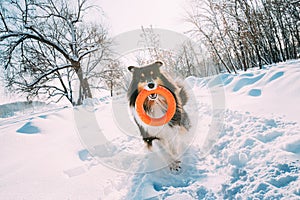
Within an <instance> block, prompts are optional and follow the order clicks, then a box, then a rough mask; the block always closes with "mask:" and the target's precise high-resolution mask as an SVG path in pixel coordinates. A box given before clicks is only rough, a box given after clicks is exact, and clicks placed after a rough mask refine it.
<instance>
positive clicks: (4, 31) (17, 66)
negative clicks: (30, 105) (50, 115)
mask: <svg viewBox="0 0 300 200" xmlns="http://www.w3.org/2000/svg"><path fill="white" fill-rule="evenodd" d="M72 3H74V4H73V5H72V6H71V4H72ZM91 8H92V6H90V5H88V3H87V0H77V1H75V0H74V2H73V1H72V2H71V1H67V0H40V1H35V0H3V1H1V3H0V20H1V21H0V51H1V52H2V53H1V55H0V64H1V66H2V67H3V68H4V69H5V75H6V80H7V86H9V87H11V88H13V89H14V90H16V91H19V92H24V93H26V94H27V95H28V97H34V96H42V97H47V98H49V99H51V100H53V101H59V100H61V99H62V98H63V97H66V98H67V99H68V100H69V101H70V102H71V103H72V104H73V105H80V104H82V101H83V100H84V99H85V98H91V97H92V91H91V86H90V83H89V81H88V80H89V79H90V78H91V77H92V76H94V75H95V74H93V71H95V69H96V68H97V66H99V65H101V62H105V61H106V57H107V56H108V55H109V54H110V52H109V46H110V44H111V43H110V39H109V38H108V37H107V31H106V29H105V28H104V27H103V26H101V25H99V24H97V25H92V24H90V25H86V24H84V23H83V16H84V14H85V13H86V12H87V11H88V10H89V9H91ZM99 17H101V15H100V14H99Z"/></svg>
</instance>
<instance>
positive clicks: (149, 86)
mask: <svg viewBox="0 0 300 200" xmlns="http://www.w3.org/2000/svg"><path fill="white" fill-rule="evenodd" d="M156 88H157V84H156V83H154V82H149V83H148V84H147V85H146V86H145V89H146V90H148V91H151V90H155V89H156ZM156 98H157V94H156V93H153V94H150V95H149V96H148V99H149V100H155V99H156Z"/></svg>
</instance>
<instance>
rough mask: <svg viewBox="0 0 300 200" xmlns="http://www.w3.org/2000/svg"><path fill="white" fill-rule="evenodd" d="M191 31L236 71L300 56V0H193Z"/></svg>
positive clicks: (217, 58) (224, 65)
mask: <svg viewBox="0 0 300 200" xmlns="http://www.w3.org/2000/svg"><path fill="white" fill-rule="evenodd" d="M192 8H193V9H192V10H191V11H190V12H189V14H188V17H187V20H188V21H189V22H190V23H192V25H193V29H192V30H190V33H191V34H192V35H193V36H195V37H198V38H199V41H200V42H202V43H204V44H205V46H206V47H208V50H209V53H210V55H211V58H212V59H213V61H214V63H215V66H218V65H219V66H221V67H220V70H222V69H226V71H227V72H229V73H231V72H236V70H238V69H243V70H245V71H246V70H247V69H248V68H252V67H259V68H260V69H261V68H262V66H263V65H266V64H271V63H277V62H281V61H286V60H289V59H296V58H299V57H300V1H299V0H250V1H247V0H193V1H192Z"/></svg>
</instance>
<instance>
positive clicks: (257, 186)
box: [0, 60, 300, 200]
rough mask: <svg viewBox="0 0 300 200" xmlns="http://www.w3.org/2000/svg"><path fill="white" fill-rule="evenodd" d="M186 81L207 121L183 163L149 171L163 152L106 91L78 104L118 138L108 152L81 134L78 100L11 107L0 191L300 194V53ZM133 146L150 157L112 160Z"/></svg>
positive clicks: (122, 195)
mask: <svg viewBox="0 0 300 200" xmlns="http://www.w3.org/2000/svg"><path fill="white" fill-rule="evenodd" d="M186 81H187V82H188V83H189V84H190V86H191V88H192V91H193V93H194V95H195V97H196V99H197V102H198V105H197V106H196V107H194V109H195V110H196V111H197V114H198V116H197V117H198V125H197V127H196V135H195V138H194V139H193V142H192V143H191V144H190V148H189V149H188V150H187V151H186V152H185V154H184V155H183V157H182V160H183V165H182V171H180V172H178V173H173V172H170V171H169V170H168V168H159V169H157V170H154V171H151V170H148V171H145V169H150V168H153V167H154V168H155V166H157V165H159V164H160V163H161V162H162V161H161V160H160V158H159V155H157V154H155V153H154V154H149V153H147V151H146V149H144V148H143V142H142V141H141V140H140V139H139V137H138V136H136V135H134V134H133V135H130V134H125V133H124V132H123V131H122V130H120V127H118V126H117V125H116V123H115V121H114V119H115V116H113V111H112V103H111V99H110V98H109V97H107V96H103V97H101V98H98V99H96V100H90V101H87V102H86V105H84V106H83V107H80V108H75V109H88V112H90V113H92V114H93V115H95V117H96V119H97V121H98V125H99V129H101V131H103V132H104V133H105V136H106V138H107V139H108V140H109V141H111V143H112V144H113V148H110V154H106V155H105V154H103V155H102V156H103V157H101V158H99V157H95V156H92V153H91V151H89V150H88V149H87V148H86V144H84V142H83V140H82V138H81V137H80V135H79V134H78V124H77V123H78V120H75V118H74V112H75V110H74V109H73V108H57V109H55V110H48V111H44V110H38V111H35V112H34V113H29V114H25V115H23V116H22V117H13V116H14V114H10V115H12V116H11V117H8V115H7V114H6V115H5V116H6V117H8V118H5V119H2V120H0V146H1V151H0V161H1V165H0V199H25V200H26V199H30V200H31V199H105V200H106V199H168V200H170V199H176V200H177V199H185V200H188V199H299V198H300V179H299V172H300V171H299V170H300V163H299V159H300V126H299V124H300V116H299V113H300V106H299V102H300V60H294V61H289V62H286V63H279V64H276V65H273V66H266V67H264V69H263V70H257V69H254V70H252V71H248V72H240V74H237V75H233V74H220V75H218V76H214V77H208V78H195V77H189V78H188V79H187V80H186ZM123 103H126V102H123ZM6 110H7V109H6ZM81 125H82V126H83V125H84V123H82V124H81ZM88 129H89V127H86V130H88ZM124 152H127V153H128V152H129V153H131V154H134V153H135V154H138V155H139V156H140V155H142V157H141V158H142V159H139V160H135V159H128V160H122V162H119V163H118V164H122V166H128V168H127V169H131V170H127V171H126V170H120V168H118V167H116V166H119V165H112V164H113V163H112V162H111V160H112V158H122V157H120V155H123V154H122V153H124ZM133 158H134V157H133ZM132 166H134V167H133V168H132ZM130 167H131V168H130Z"/></svg>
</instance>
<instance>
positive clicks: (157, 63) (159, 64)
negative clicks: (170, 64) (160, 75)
mask: <svg viewBox="0 0 300 200" xmlns="http://www.w3.org/2000/svg"><path fill="white" fill-rule="evenodd" d="M154 64H156V66H158V68H160V67H161V66H163V65H164V63H163V62H162V61H160V60H158V61H156V62H155V63H154Z"/></svg>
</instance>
